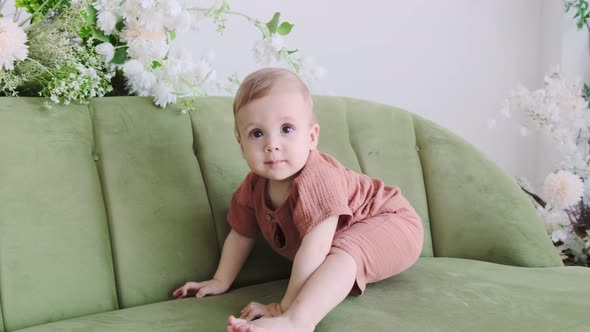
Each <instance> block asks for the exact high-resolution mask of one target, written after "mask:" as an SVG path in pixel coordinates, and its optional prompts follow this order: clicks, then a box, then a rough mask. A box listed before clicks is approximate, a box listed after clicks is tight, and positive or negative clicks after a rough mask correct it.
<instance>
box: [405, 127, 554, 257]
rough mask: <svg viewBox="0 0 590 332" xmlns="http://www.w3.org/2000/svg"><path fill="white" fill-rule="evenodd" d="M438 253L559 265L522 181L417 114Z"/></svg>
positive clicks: (435, 245) (429, 207)
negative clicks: (523, 189)
mask: <svg viewBox="0 0 590 332" xmlns="http://www.w3.org/2000/svg"><path fill="white" fill-rule="evenodd" d="M414 125H415V128H416V140H417V142H418V146H419V148H420V160H421V161H422V170H423V174H424V184H425V186H426V190H427V193H428V209H429V212H430V219H431V229H432V240H433V244H434V253H435V255H436V256H444V257H462V258H472V259H477V260H484V261H490V262H495V263H500V264H508V265H517V266H530V267H545V266H561V265H562V263H561V260H560V259H559V257H558V255H557V254H556V251H555V250H554V248H553V244H552V243H551V242H550V241H548V240H547V233H546V232H545V230H544V228H543V227H542V222H541V221H540V219H539V217H538V216H537V214H536V211H535V210H534V208H533V206H532V204H530V202H529V201H528V199H527V198H526V196H525V195H524V194H523V192H522V191H521V189H520V188H519V187H518V185H517V184H516V183H515V182H514V181H513V180H512V179H511V178H510V177H509V176H508V175H507V174H506V173H505V172H503V171H502V170H501V169H500V168H499V167H498V166H497V165H496V164H495V163H493V162H492V161H491V160H489V159H488V158H486V157H485V156H483V155H482V154H481V153H480V152H478V151H477V150H476V149H475V148H474V147H473V146H472V145H470V144H469V143H467V142H466V141H465V140H463V139H461V138H460V137H458V136H457V135H455V134H453V133H451V132H449V131H448V130H446V129H444V128H442V127H440V126H438V125H436V124H435V123H432V122H430V121H428V120H426V119H423V118H421V117H419V116H416V115H415V116H414Z"/></svg>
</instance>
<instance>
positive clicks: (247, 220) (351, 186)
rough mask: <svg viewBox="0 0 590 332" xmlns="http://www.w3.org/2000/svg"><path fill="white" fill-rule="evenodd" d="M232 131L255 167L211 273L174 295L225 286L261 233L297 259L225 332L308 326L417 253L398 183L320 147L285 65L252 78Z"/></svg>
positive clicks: (238, 102)
mask: <svg viewBox="0 0 590 332" xmlns="http://www.w3.org/2000/svg"><path fill="white" fill-rule="evenodd" d="M233 110H234V117H235V134H236V138H237V141H238V143H239V144H240V148H241V150H242V155H243V157H244V159H245V160H246V162H247V164H248V167H249V168H250V170H251V172H250V173H249V174H248V175H247V176H246V178H245V180H244V181H243V182H242V184H241V185H240V187H239V188H238V189H237V190H236V192H235V193H234V195H233V198H232V201H231V206H230V209H229V213H228V216H227V220H228V222H229V224H230V226H231V231H230V233H229V235H228V236H227V238H226V240H225V243H224V245H223V250H222V254H221V260H220V262H219V266H218V268H217V272H216V273H215V275H214V276H213V279H211V280H208V281H203V282H187V283H186V284H185V285H184V286H182V287H180V288H178V289H177V290H175V291H174V293H173V296H174V297H176V298H183V297H185V296H188V295H195V293H196V297H199V298H200V297H203V296H205V295H214V294H221V293H224V292H225V291H227V290H228V289H229V287H230V285H231V284H232V282H233V281H234V279H235V278H236V276H237V274H238V272H239V271H240V269H241V267H242V266H243V264H244V262H245V261H246V258H247V257H248V255H249V253H250V251H251V250H252V247H253V246H254V242H255V238H256V236H257V234H258V233H262V236H264V238H265V239H266V241H268V243H269V244H270V246H271V247H272V248H273V249H274V250H275V251H276V252H278V253H279V254H281V255H283V256H285V257H286V258H288V259H290V260H292V261H293V267H292V271H291V278H290V279H289V284H288V286H287V290H286V292H285V295H284V296H283V299H282V300H281V302H280V303H270V304H260V303H255V302H252V303H250V304H248V305H247V306H246V307H245V308H244V309H243V310H242V311H241V314H240V317H239V318H236V317H234V316H229V318H228V328H227V330H228V331H313V330H314V328H315V326H316V325H317V324H318V323H319V322H320V320H321V319H322V318H324V316H326V315H327V314H328V313H329V312H330V310H332V309H333V308H334V307H335V306H336V305H337V304H339V303H340V302H342V300H344V298H345V297H346V296H347V295H348V294H349V293H352V294H357V295H360V294H361V293H363V291H364V290H365V286H366V284H367V283H372V282H377V281H379V280H382V279H385V278H388V277H391V276H393V275H396V274H398V273H400V272H402V271H404V270H405V269H407V268H408V267H410V266H411V265H412V264H414V263H415V262H416V260H417V259H418V257H419V255H420V252H421V250H422V242H423V229H422V222H421V220H420V217H419V216H418V214H417V213H416V211H415V210H414V209H413V208H412V206H411V205H410V203H409V202H408V201H407V200H406V199H405V198H404V197H403V196H402V194H401V192H400V190H399V189H398V188H396V187H391V186H386V185H384V184H383V182H382V181H380V180H377V179H372V178H370V177H368V176H366V175H364V174H359V173H355V172H353V171H351V170H349V169H347V168H346V167H344V166H342V165H341V164H340V163H339V162H338V161H336V160H335V159H334V158H332V157H331V156H329V155H327V154H325V153H322V152H320V151H318V150H317V145H318V140H319V134H320V126H319V124H318V123H317V121H316V118H315V115H314V112H313V102H312V98H311V95H310V93H309V91H308V89H307V87H306V86H305V83H303V81H302V80H301V79H300V78H299V77H298V76H297V75H296V74H295V73H293V72H291V71H289V70H286V69H278V68H265V69H261V70H258V71H256V72H254V73H252V74H250V75H248V76H247V77H246V78H245V79H244V81H243V82H242V84H241V85H240V87H239V89H238V92H237V95H236V98H235V101H234V107H233Z"/></svg>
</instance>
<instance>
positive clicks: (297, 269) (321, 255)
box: [281, 216, 338, 312]
mask: <svg viewBox="0 0 590 332" xmlns="http://www.w3.org/2000/svg"><path fill="white" fill-rule="evenodd" d="M337 225H338V216H332V217H329V218H328V219H326V220H324V221H322V222H320V223H319V224H317V226H315V227H314V228H313V229H312V230H311V231H309V233H307V234H306V235H305V236H304V237H303V240H302V242H301V246H300V247H299V250H298V251H297V254H296V255H295V259H294V260H293V267H292V270H291V278H290V279H289V286H287V292H286V293H285V296H284V297H283V300H282V301H281V309H282V311H283V312H285V311H287V309H289V307H290V306H291V304H292V303H293V301H294V300H295V297H297V294H299V291H300V290H301V288H302V287H303V284H305V282H306V281H307V279H309V277H310V276H311V275H312V274H313V273H314V272H315V271H316V270H317V269H318V267H320V265H322V263H323V262H324V260H325V259H326V256H328V253H330V249H331V248H332V240H333V239H334V233H335V231H336V226H337Z"/></svg>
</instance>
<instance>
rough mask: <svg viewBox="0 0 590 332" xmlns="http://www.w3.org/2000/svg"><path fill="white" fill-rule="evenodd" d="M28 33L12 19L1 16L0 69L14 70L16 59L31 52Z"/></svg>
mask: <svg viewBox="0 0 590 332" xmlns="http://www.w3.org/2000/svg"><path fill="white" fill-rule="evenodd" d="M26 42H27V35H26V34H25V33H24V31H23V30H22V29H21V28H20V27H19V26H18V25H17V24H16V23H14V22H13V21H12V20H8V19H2V18H0V70H2V69H6V70H13V69H14V62H15V61H22V60H24V59H26V58H27V55H28V54H29V49H28V48H29V47H28V46H27V45H25V43H26Z"/></svg>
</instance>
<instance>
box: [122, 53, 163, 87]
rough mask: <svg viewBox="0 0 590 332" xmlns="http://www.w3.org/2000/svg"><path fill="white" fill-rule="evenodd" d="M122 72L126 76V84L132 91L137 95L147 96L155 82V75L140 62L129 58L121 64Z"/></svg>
mask: <svg viewBox="0 0 590 332" xmlns="http://www.w3.org/2000/svg"><path fill="white" fill-rule="evenodd" d="M123 72H124V73H125V76H126V77H127V85H128V86H129V89H130V91H131V92H132V93H137V94H138V95H139V96H149V95H150V91H151V89H152V88H153V87H154V85H155V84H156V76H155V75H154V74H153V73H151V72H148V71H146V70H145V67H144V66H143V65H142V64H141V62H139V61H137V60H134V59H133V60H129V61H127V62H126V63H125V64H124V65H123Z"/></svg>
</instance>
